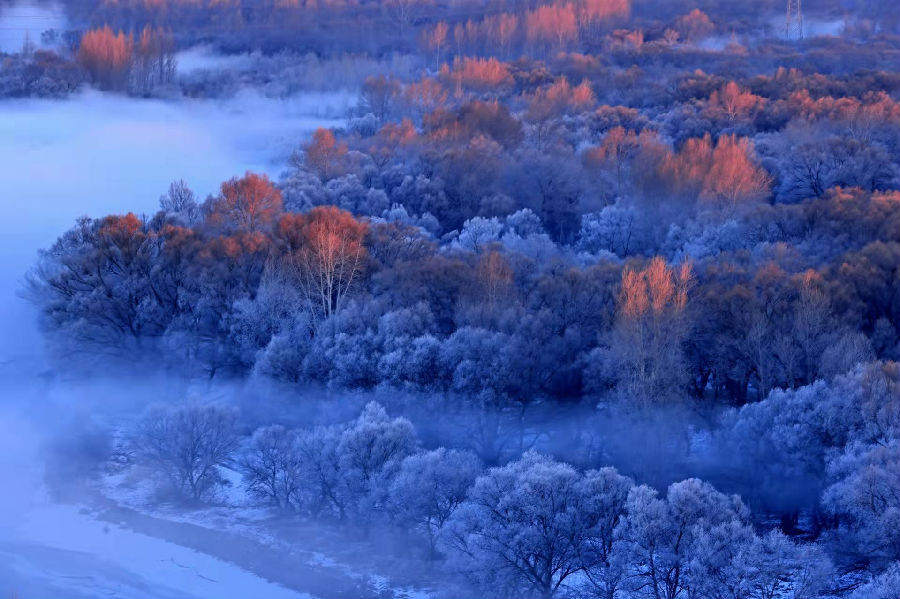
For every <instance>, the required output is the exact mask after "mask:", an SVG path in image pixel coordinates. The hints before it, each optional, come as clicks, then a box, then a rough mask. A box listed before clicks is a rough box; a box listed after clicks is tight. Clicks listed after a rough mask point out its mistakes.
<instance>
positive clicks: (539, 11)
mask: <svg viewBox="0 0 900 599" xmlns="http://www.w3.org/2000/svg"><path fill="white" fill-rule="evenodd" d="M525 34H526V36H527V37H528V41H530V42H551V43H552V42H555V43H556V45H557V47H558V48H562V47H564V45H565V43H566V42H568V41H571V40H573V39H575V37H576V36H577V35H578V26H577V23H576V20H575V8H574V7H573V6H572V5H571V4H546V5H543V6H538V7H537V8H535V9H534V10H530V11H528V12H527V13H526V15H525Z"/></svg>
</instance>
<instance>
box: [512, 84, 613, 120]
mask: <svg viewBox="0 0 900 599" xmlns="http://www.w3.org/2000/svg"><path fill="white" fill-rule="evenodd" d="M527 102H528V113H527V116H528V118H529V120H532V121H540V120H544V119H548V118H552V117H555V116H560V115H563V114H576V113H579V112H583V111H585V110H587V109H589V108H591V107H592V106H593V104H594V103H595V102H596V98H595V97H594V92H593V90H592V89H591V86H590V84H589V83H588V82H587V80H584V81H582V82H581V83H580V84H578V85H576V86H575V87H572V86H571V85H569V82H568V80H567V79H566V78H565V77H560V78H559V79H557V80H556V81H555V82H554V83H553V84H551V85H550V86H548V87H545V88H542V89H539V90H537V91H536V92H535V93H534V94H532V95H531V96H529V97H528V98H527Z"/></svg>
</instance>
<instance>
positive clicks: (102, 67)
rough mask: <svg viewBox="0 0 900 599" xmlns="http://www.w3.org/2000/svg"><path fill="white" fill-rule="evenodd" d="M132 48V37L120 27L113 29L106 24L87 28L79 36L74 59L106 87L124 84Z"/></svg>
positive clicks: (95, 80)
mask: <svg viewBox="0 0 900 599" xmlns="http://www.w3.org/2000/svg"><path fill="white" fill-rule="evenodd" d="M133 51H134V39H133V38H132V37H131V35H127V36H126V35H125V34H124V33H122V32H121V31H120V32H119V33H118V34H115V33H113V31H112V29H110V28H109V26H108V25H107V26H105V27H102V28H100V29H91V30H90V31H87V32H85V34H84V35H82V36H81V44H80V45H79V48H78V63H79V64H80V65H81V66H82V67H83V68H84V69H85V70H86V71H87V72H88V73H89V74H90V76H91V79H92V80H93V81H94V82H95V83H97V84H99V85H101V86H103V87H107V88H112V87H124V86H125V84H127V82H128V70H129V69H130V68H131V57H132V53H133Z"/></svg>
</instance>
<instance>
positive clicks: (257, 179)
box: [204, 171, 282, 233]
mask: <svg viewBox="0 0 900 599" xmlns="http://www.w3.org/2000/svg"><path fill="white" fill-rule="evenodd" d="M204 208H205V210H206V212H207V214H208V216H207V221H208V222H209V223H210V224H212V225H214V226H216V227H220V228H222V229H224V230H225V231H236V232H239V233H257V232H262V231H267V230H269V229H270V228H271V227H272V225H274V224H275V221H276V220H277V218H278V216H279V215H280V214H281V211H282V201H281V192H280V191H279V190H278V188H277V187H275V186H274V185H272V183H271V181H269V177H268V176H267V175H257V174H256V173H251V172H250V171H247V173H246V174H245V175H244V176H243V177H241V178H240V179H238V178H237V177H234V178H232V179H229V180H228V181H226V182H224V183H222V187H221V190H220V192H219V195H218V196H217V197H215V198H210V199H209V200H207V202H206V205H205V206H204Z"/></svg>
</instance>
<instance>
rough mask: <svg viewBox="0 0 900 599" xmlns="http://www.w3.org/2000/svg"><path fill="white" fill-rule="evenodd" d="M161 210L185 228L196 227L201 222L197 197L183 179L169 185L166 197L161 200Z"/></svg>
mask: <svg viewBox="0 0 900 599" xmlns="http://www.w3.org/2000/svg"><path fill="white" fill-rule="evenodd" d="M159 209H160V210H162V211H163V212H165V213H166V216H170V217H173V218H174V219H176V221H177V222H178V224H180V225H183V226H192V225H195V224H197V223H198V222H199V220H200V206H199V204H197V199H196V196H195V195H194V192H193V191H191V188H190V187H188V186H187V183H185V182H184V180H183V179H179V180H178V181H173V182H172V183H171V184H170V185H169V190H168V192H166V195H164V196H161V197H160V198H159Z"/></svg>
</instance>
